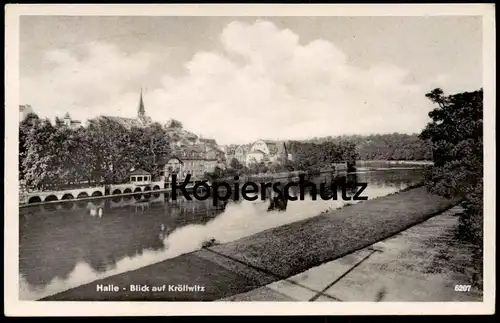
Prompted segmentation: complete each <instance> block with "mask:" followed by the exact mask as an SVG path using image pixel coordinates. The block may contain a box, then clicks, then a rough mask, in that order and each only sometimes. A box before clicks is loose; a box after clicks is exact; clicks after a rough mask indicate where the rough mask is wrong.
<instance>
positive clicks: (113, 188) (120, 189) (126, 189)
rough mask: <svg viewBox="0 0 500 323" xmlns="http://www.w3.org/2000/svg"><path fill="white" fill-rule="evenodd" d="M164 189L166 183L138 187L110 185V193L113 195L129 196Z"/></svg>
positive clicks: (132, 185) (133, 185) (152, 183)
mask: <svg viewBox="0 0 500 323" xmlns="http://www.w3.org/2000/svg"><path fill="white" fill-rule="evenodd" d="M163 188H164V182H151V183H150V184H147V185H136V184H131V183H127V184H115V185H110V188H109V193H110V194H111V195H116V194H128V193H143V192H147V191H156V190H162V189H163Z"/></svg>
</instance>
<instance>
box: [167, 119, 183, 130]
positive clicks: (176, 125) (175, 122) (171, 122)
mask: <svg viewBox="0 0 500 323" xmlns="http://www.w3.org/2000/svg"><path fill="white" fill-rule="evenodd" d="M165 127H166V128H171V129H173V128H177V129H182V123H181V122H180V121H178V120H175V119H170V120H169V121H167V123H166V124H165Z"/></svg>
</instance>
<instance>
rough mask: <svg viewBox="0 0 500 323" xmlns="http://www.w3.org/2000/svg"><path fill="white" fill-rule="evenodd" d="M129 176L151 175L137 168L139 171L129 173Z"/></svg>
mask: <svg viewBox="0 0 500 323" xmlns="http://www.w3.org/2000/svg"><path fill="white" fill-rule="evenodd" d="M130 175H151V173H149V172H147V171H145V170H144V169H142V168H139V169H136V170H134V171H133V172H131V173H130Z"/></svg>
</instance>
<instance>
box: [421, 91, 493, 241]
mask: <svg viewBox="0 0 500 323" xmlns="http://www.w3.org/2000/svg"><path fill="white" fill-rule="evenodd" d="M426 96H427V98H429V99H430V100H431V101H432V102H434V103H436V104H437V105H438V107H437V108H436V109H434V110H433V111H431V112H429V117H430V118H431V119H432V122H430V123H429V124H428V125H427V126H426V128H425V129H424V130H423V131H422V133H421V134H420V138H422V139H424V140H430V141H431V142H432V144H433V150H432V153H433V160H434V167H433V169H432V171H431V172H430V173H429V174H428V176H427V180H428V183H427V186H428V188H429V189H430V190H431V191H432V192H434V193H436V194H439V195H442V196H446V197H451V196H457V197H460V198H462V199H463V200H464V202H463V203H462V206H463V207H464V210H465V211H464V214H463V215H462V218H461V221H462V225H463V226H465V228H466V229H467V230H466V231H467V232H468V235H469V236H468V237H469V238H472V239H473V240H474V241H476V242H482V221H483V203H482V201H483V198H482V194H483V90H482V89H480V90H478V91H474V92H464V93H458V94H454V95H449V96H445V95H444V93H443V91H442V90H441V89H435V90H433V91H432V92H430V93H428V94H427V95H426Z"/></svg>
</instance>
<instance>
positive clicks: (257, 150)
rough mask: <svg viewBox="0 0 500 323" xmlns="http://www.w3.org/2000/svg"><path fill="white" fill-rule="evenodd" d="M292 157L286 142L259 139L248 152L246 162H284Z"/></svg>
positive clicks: (248, 163)
mask: <svg viewBox="0 0 500 323" xmlns="http://www.w3.org/2000/svg"><path fill="white" fill-rule="evenodd" d="M286 159H291V155H289V154H288V150H287V147H286V143H285V142H283V141H275V140H262V139H261V140H257V141H256V142H254V143H253V145H252V146H251V148H250V150H249V151H248V152H247V153H246V158H245V164H246V166H249V165H250V164H251V163H260V162H262V161H264V162H272V163H274V162H284V160H286Z"/></svg>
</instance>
